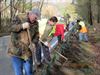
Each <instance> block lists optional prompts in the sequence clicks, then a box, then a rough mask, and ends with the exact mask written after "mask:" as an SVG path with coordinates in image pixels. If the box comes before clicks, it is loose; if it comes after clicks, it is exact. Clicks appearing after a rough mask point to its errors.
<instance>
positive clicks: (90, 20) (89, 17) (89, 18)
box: [88, 0, 93, 25]
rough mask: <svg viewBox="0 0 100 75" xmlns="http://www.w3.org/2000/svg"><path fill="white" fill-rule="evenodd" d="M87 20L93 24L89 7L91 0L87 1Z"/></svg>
mask: <svg viewBox="0 0 100 75" xmlns="http://www.w3.org/2000/svg"><path fill="white" fill-rule="evenodd" d="M88 15H89V16H88V22H89V23H90V25H93V22H92V8H91V0H89V2H88Z"/></svg>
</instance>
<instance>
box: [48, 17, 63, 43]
mask: <svg viewBox="0 0 100 75" xmlns="http://www.w3.org/2000/svg"><path fill="white" fill-rule="evenodd" d="M49 24H51V25H55V32H54V36H57V37H58V43H61V42H62V41H63V40H64V24H62V23H58V19H57V17H56V16H53V17H51V18H50V19H49Z"/></svg>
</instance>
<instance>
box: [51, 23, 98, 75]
mask: <svg viewBox="0 0 100 75" xmlns="http://www.w3.org/2000/svg"><path fill="white" fill-rule="evenodd" d="M99 32H100V24H95V25H94V26H90V27H89V33H88V36H89V42H81V43H79V46H78V45H76V44H73V48H72V49H74V50H78V48H77V47H81V48H82V49H83V50H84V51H87V52H88V53H89V54H91V55H92V62H91V64H90V67H92V69H89V68H88V67H87V66H86V64H79V63H78V64H77V63H64V65H63V64H61V63H56V64H55V66H54V67H53V69H52V73H51V74H50V75H100V33H99ZM88 61H89V60H88ZM88 61H87V62H88ZM62 65H63V66H62Z"/></svg>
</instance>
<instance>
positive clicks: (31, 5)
mask: <svg viewBox="0 0 100 75" xmlns="http://www.w3.org/2000/svg"><path fill="white" fill-rule="evenodd" d="M30 5H31V8H30V10H32V0H30Z"/></svg>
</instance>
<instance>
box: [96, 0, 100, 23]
mask: <svg viewBox="0 0 100 75" xmlns="http://www.w3.org/2000/svg"><path fill="white" fill-rule="evenodd" d="M97 6H98V15H97V22H98V23H100V1H99V0H97Z"/></svg>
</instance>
